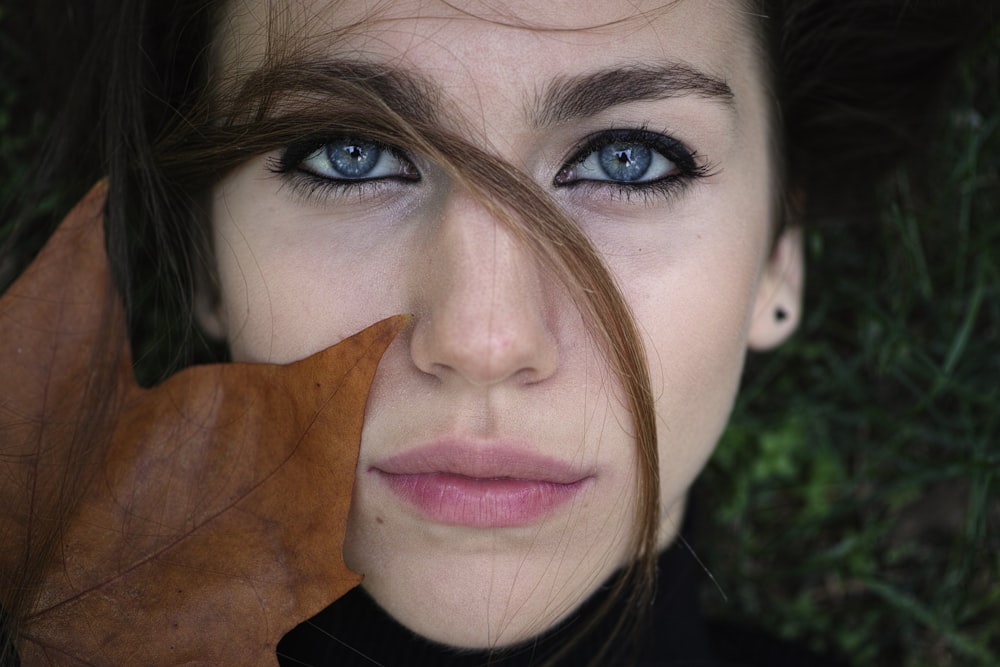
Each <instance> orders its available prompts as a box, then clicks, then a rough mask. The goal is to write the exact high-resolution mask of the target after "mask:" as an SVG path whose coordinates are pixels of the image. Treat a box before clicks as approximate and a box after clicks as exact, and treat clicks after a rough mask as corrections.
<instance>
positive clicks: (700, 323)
mask: <svg viewBox="0 0 1000 667" xmlns="http://www.w3.org/2000/svg"><path fill="white" fill-rule="evenodd" d="M760 228H761V229H766V225H761V226H760ZM758 237H759V238H758ZM765 237H766V235H763V234H762V235H751V238H752V239H753V241H752V242H751V243H749V244H748V245H745V246H744V245H742V244H739V243H732V242H729V243H728V244H727V242H726V241H725V240H722V239H718V238H716V239H710V238H708V237H706V238H704V239H701V238H698V239H697V240H692V241H691V242H690V243H689V244H687V245H686V246H685V247H684V250H683V252H680V253H677V254H673V255H671V256H670V257H666V256H664V257H662V258H661V259H663V261H662V262H660V263H659V264H658V266H657V267H656V268H655V269H654V268H651V267H650V266H648V265H646V266H644V271H643V275H642V277H641V278H639V277H634V278H633V279H632V280H630V281H627V282H626V281H623V283H624V284H626V285H629V286H630V287H631V289H630V290H627V298H628V299H629V301H630V303H631V304H632V307H633V309H634V312H635V315H636V319H637V321H638V324H639V328H640V331H642V333H643V337H644V341H643V342H644V344H645V346H646V353H647V356H648V360H649V366H650V380H651V384H652V390H653V395H654V397H655V399H656V413H657V431H658V435H659V457H660V485H661V504H662V507H663V510H664V520H665V521H666V522H668V523H670V522H673V527H674V528H676V524H679V522H680V515H681V510H682V505H683V501H684V498H685V495H686V493H687V491H688V489H689V487H690V485H691V484H692V482H693V481H694V479H695V477H696V476H697V475H698V473H699V472H700V471H701V469H702V467H703V466H704V465H705V462H706V461H707V459H708V457H709V456H710V454H711V452H712V451H713V449H714V447H715V445H716V442H717V441H718V438H719V436H720V435H721V433H722V430H723V429H724V428H725V425H726V422H727V421H728V417H729V414H730V411H731V409H732V404H733V400H734V398H735V395H736V391H737V388H738V385H739V380H740V375H741V372H742V368H743V362H744V357H745V354H746V349H747V332H748V327H749V322H750V316H751V311H752V307H753V303H754V297H755V294H756V289H757V284H758V280H759V272H760V267H761V264H762V257H763V252H764V251H763V248H764V242H765ZM671 534H672V532H671Z"/></svg>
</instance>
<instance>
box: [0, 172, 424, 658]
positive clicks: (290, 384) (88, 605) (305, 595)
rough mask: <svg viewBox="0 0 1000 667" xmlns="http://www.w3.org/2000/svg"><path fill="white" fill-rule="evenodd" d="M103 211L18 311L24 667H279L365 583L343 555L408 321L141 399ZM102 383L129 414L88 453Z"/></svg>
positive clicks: (1, 432) (183, 377)
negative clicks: (380, 382) (383, 364)
mask: <svg viewBox="0 0 1000 667" xmlns="http://www.w3.org/2000/svg"><path fill="white" fill-rule="evenodd" d="M104 195H105V192H104V186H98V187H97V188H95V190H94V191H93V192H91V194H90V195H88V197H87V198H86V199H85V200H84V201H83V202H81V204H80V205H78V206H77V208H76V209H74V211H73V212H72V213H71V214H70V216H69V217H68V218H67V220H66V222H64V223H63V225H62V226H61V227H60V229H59V230H58V231H57V233H56V234H55V235H54V236H53V239H52V240H51V241H50V242H49V244H48V245H47V246H46V248H45V249H44V250H43V252H42V254H41V255H40V256H39V258H38V260H36V262H35V263H34V264H33V265H32V267H30V268H29V270H28V271H27V272H26V273H25V274H24V275H23V276H22V278H21V279H20V280H19V281H18V282H17V283H15V284H14V285H13V286H12V287H11V288H10V290H8V292H7V293H6V294H5V295H4V296H3V297H2V299H0V341H2V343H0V344H2V349H0V369H2V372H3V378H4V380H3V385H2V388H0V504H2V506H3V507H4V508H5V509H6V510H9V511H6V512H5V513H4V515H3V516H0V540H2V544H3V546H2V547H0V586H2V590H0V595H3V597H0V604H3V605H5V606H7V608H8V609H14V610H17V609H18V608H19V607H18V605H17V602H16V595H15V592H16V591H14V587H16V586H17V585H18V582H20V581H22V580H23V578H24V576H23V575H24V572H25V571H26V568H27V567H29V566H30V565H31V564H32V563H33V564H34V565H35V566H36V567H37V566H39V565H40V566H41V567H40V569H39V572H40V574H41V576H40V578H39V579H38V580H37V581H36V582H35V583H34V591H35V595H33V596H30V597H29V598H28V599H29V600H30V606H29V608H28V609H27V611H24V610H22V612H21V613H20V614H19V616H20V619H21V624H20V628H21V634H20V637H19V638H18V648H19V651H20V653H21V658H22V661H23V663H24V664H25V665H35V664H48V663H54V664H91V665H104V664H107V665H125V664H128V665H159V664H212V665H274V664H276V658H275V646H276V645H277V642H278V640H279V639H280V638H281V637H282V636H283V635H284V634H285V633H286V632H287V631H288V630H290V629H291V628H292V627H294V626H295V625H296V624H298V623H299V622H301V621H303V620H305V619H307V618H309V617H310V616H312V615H314V614H315V613H317V612H318V611H320V610H321V609H322V608H323V607H324V606H326V605H327V604H329V603H330V602H332V601H333V600H335V599H336V598H338V597H340V596H341V595H342V594H343V593H345V592H346V591H347V590H349V589H350V588H352V587H353V586H355V585H357V583H358V582H359V581H360V577H359V576H358V575H356V574H354V573H353V572H351V571H350V570H348V569H347V568H346V566H345V565H344V564H343V561H342V559H341V548H342V543H343V538H344V529H345V525H346V520H347V511H348V507H349V503H350V498H351V490H352V487H353V480H354V467H355V463H356V460H357V453H358V444H359V441H360V434H361V427H362V422H363V417H364V407H365V402H366V400H367V395H368V390H369V387H370V384H371V381H372V377H373V375H374V372H375V368H376V365H377V363H378V361H379V359H380V358H381V355H382V353H383V352H384V350H385V348H386V347H387V346H388V345H389V343H390V342H391V341H392V339H393V337H394V336H395V335H396V333H397V332H398V331H399V329H400V328H401V327H402V326H403V325H404V323H405V318H403V317H395V318H391V319H389V320H385V321H383V322H380V323H378V324H376V325H373V326H372V327H370V328H368V329H366V330H365V331H363V332H361V333H359V334H357V335H355V336H353V337H351V338H349V339H347V340H345V341H344V342H342V343H340V344H339V345H336V346H334V347H332V348H329V349H327V350H325V351H323V352H320V353H318V354H316V355H314V356H312V357H309V358H308V359H305V360H303V361H300V362H297V363H294V364H290V365H287V366H274V365H264V364H222V365H214V366H200V367H194V368H189V369H187V370H185V371H182V372H180V373H178V374H177V375H175V376H173V377H172V378H170V379H169V380H168V381H166V382H165V383H163V384H162V385H160V386H158V387H155V388H153V389H148V390H147V389H142V388H140V387H138V386H137V385H136V384H135V381H134V378H133V376H132V372H131V364H130V363H129V354H128V350H127V349H126V348H125V347H124V345H122V346H118V347H119V349H118V350H112V351H111V352H112V353H111V354H103V353H101V351H102V350H103V349H105V348H106V347H107V345H106V343H107V341H108V340H120V339H122V335H121V331H122V330H123V326H122V324H121V322H122V318H121V314H120V310H121V309H120V306H118V305H117V304H116V303H115V302H114V300H110V301H107V302H108V303H111V306H110V308H112V310H113V311H114V312H113V313H112V320H111V321H112V328H111V329H110V330H108V329H107V328H106V327H102V325H101V323H102V321H106V319H107V318H103V317H102V309H104V308H105V306H104V304H105V302H106V300H105V299H104V294H105V292H106V290H107V285H108V271H107V266H106V259H105V257H104V250H103V234H102V232H101V224H100V221H101V215H102V214H101V211H102V208H103V201H104ZM102 365H103V366H104V367H105V368H107V369H111V370H112V371H114V372H116V373H120V374H121V375H120V382H119V386H120V387H121V388H123V389H122V390H121V391H120V394H119V395H118V397H117V398H115V397H114V396H112V397H110V398H109V397H107V396H105V397H104V398H106V399H109V400H111V402H112V404H113V405H116V406H120V410H118V411H117V414H116V415H114V419H113V422H112V426H111V427H109V428H108V429H106V430H105V432H106V433H111V437H110V438H106V439H105V440H106V441H107V444H104V445H102V444H101V442H102V440H101V439H100V438H97V439H96V440H94V441H93V443H86V445H87V446H86V447H84V448H83V450H81V451H84V454H83V455H81V454H80V451H78V450H75V449H74V447H73V446H72V443H73V442H74V437H76V435H75V434H78V433H86V432H87V428H88V427H87V423H88V422H87V419H88V417H89V415H88V414H87V408H86V407H85V406H86V405H87V403H86V402H87V401H88V400H92V398H93V397H92V396H90V398H88V395H87V391H88V389H87V387H88V382H90V381H91V378H92V377H96V373H97V371H100V370H101V367H102ZM116 369H117V370H116ZM91 391H92V390H91ZM91 430H93V429H91ZM88 461H93V462H94V464H93V474H85V473H86V472H87V470H89V469H90V468H88ZM67 471H68V472H69V474H68V475H67V474H66V473H67ZM81 471H82V472H81ZM81 476H82V477H81ZM75 478H83V479H84V480H85V481H86V485H85V486H83V487H81V491H80V493H78V494H76V495H74V494H72V493H69V491H72V489H71V488H69V487H71V486H72V485H67V480H72V479H75ZM66 498H70V499H71V500H72V503H71V504H69V505H67V504H66V503H67V501H66ZM46 545H55V548H54V549H46V548H45V547H46ZM37 559H44V562H42V563H39V562H38V560H37ZM22 606H23V605H22Z"/></svg>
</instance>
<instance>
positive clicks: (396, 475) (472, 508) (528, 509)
mask: <svg viewBox="0 0 1000 667" xmlns="http://www.w3.org/2000/svg"><path fill="white" fill-rule="evenodd" d="M369 470H370V471H371V472H373V473H375V474H376V475H377V476H378V478H379V479H380V480H381V481H383V482H384V483H385V484H386V486H387V487H388V488H389V489H390V490H391V491H392V492H393V493H394V494H395V495H396V496H397V497H398V498H400V499H401V500H402V501H404V503H406V504H407V505H409V506H411V507H412V508H414V509H415V510H416V511H417V512H418V513H419V514H421V515H422V516H424V517H425V518H427V519H430V520H432V521H435V522H437V523H442V524H447V525H456V526H467V527H472V528H512V527H516V526H524V525H528V524H531V523H533V522H535V521H537V520H539V519H541V518H543V517H545V516H547V515H549V514H551V513H553V512H555V511H556V510H557V509H559V508H560V507H561V506H563V505H565V504H566V503H568V502H569V501H571V500H572V499H573V498H574V497H576V496H577V494H578V493H580V492H581V491H582V490H583V489H584V487H585V486H587V482H588V481H589V480H590V479H591V477H592V476H593V475H592V473H589V472H586V471H580V470H578V469H575V468H574V467H572V466H569V465H566V464H564V463H562V462H560V461H556V460H553V459H549V458H547V457H541V456H538V455H537V454H534V453H531V452H527V451H525V450H524V449H523V448H520V447H517V446H505V445H500V446H493V445H491V446H488V447H479V446H477V445H464V444H460V443H455V442H449V443H438V444H432V445H428V446H424V447H419V448H417V449H415V450H412V451H410V452H406V453H404V454H401V455H398V456H395V457H392V458H390V459H387V460H385V461H383V462H380V463H378V464H376V465H375V466H373V467H371V468H370V469H369Z"/></svg>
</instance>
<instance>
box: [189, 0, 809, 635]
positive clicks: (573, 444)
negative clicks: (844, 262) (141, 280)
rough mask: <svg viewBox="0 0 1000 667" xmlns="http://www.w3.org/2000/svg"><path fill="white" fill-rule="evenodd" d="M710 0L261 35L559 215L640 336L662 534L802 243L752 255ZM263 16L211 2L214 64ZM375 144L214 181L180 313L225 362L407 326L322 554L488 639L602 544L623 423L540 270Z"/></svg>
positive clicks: (733, 102)
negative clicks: (400, 107)
mask: <svg viewBox="0 0 1000 667" xmlns="http://www.w3.org/2000/svg"><path fill="white" fill-rule="evenodd" d="M737 4H738V3H734V2H732V1H731V0H718V1H711V2H710V1H704V0H698V1H697V2H694V1H690V0H687V1H681V2H675V3H668V4H667V5H666V6H661V4H660V3H658V2H656V3H645V2H617V1H615V0H601V1H600V2H586V3H581V2H579V1H578V0H573V1H572V2H569V1H563V0H550V1H548V2H545V3H535V2H525V1H522V0H494V1H492V2H482V1H470V2H464V1H459V2H450V3H448V4H445V3H444V2H441V1H439V0H398V1H397V0H394V1H393V2H391V3H386V2H374V1H372V2H344V3H339V2H329V1H328V0H312V1H309V0H288V3H287V6H286V5H282V6H281V8H280V9H281V11H279V12H278V14H277V16H278V17H280V20H279V21H278V22H277V23H275V24H274V25H280V26H281V30H282V34H283V35H285V36H292V38H293V39H294V40H295V41H293V42H290V44H291V45H292V46H293V47H294V45H295V44H296V43H299V42H301V43H302V44H308V45H309V48H310V50H309V53H310V54H311V56H312V57H315V58H318V59H326V60H329V61H337V60H341V59H350V60H352V61H359V60H360V61H364V62H367V63H371V64H373V65H377V66H379V67H383V68H390V69H392V70H394V71H396V72H398V73H400V75H401V76H405V77H408V78H410V79H414V80H416V81H419V82H420V84H419V86H418V88H420V89H421V90H424V91H425V92H426V96H427V99H426V100H424V102H426V103H427V104H430V105H433V107H434V108H435V110H436V113H437V114H438V115H439V116H440V117H441V118H444V119H446V122H448V123H450V124H451V126H452V127H453V128H455V129H456V130H458V131H460V132H461V133H462V134H463V135H464V136H465V137H466V139H468V140H469V141H470V142H472V143H474V144H476V145H479V146H481V147H483V148H484V149H486V150H487V151H490V152H492V153H493V154H495V155H497V156H499V157H501V158H503V159H505V160H506V161H508V162H510V163H511V164H513V165H515V166H517V167H518V168H520V169H522V170H523V171H524V172H526V173H527V174H528V175H530V176H531V177H532V178H533V179H535V180H536V181H537V183H538V184H539V185H540V186H542V187H543V188H545V189H546V190H548V192H549V193H550V194H551V196H552V197H553V198H554V199H555V201H557V202H558V203H559V204H561V205H562V206H563V207H565V210H566V211H568V212H569V213H570V215H571V216H572V217H573V218H574V219H575V220H577V221H578V223H579V225H580V227H581V228H582V229H583V231H584V232H585V233H586V234H587V235H588V236H589V238H590V239H591V240H592V242H593V243H594V245H595V246H596V247H597V249H598V250H599V251H600V253H601V255H602V256H603V258H604V261H605V262H606V263H607V266H608V267H609V269H610V270H611V272H612V274H613V275H614V276H615V278H616V279H617V281H618V284H619V285H620V287H621V290H622V293H623V294H624V296H625V298H626V300H627V302H628V304H629V305H630V306H631V308H632V310H633V312H634V314H635V319H636V321H637V323H638V327H639V330H640V331H641V335H642V339H643V340H642V342H643V343H644V344H645V346H646V352H647V355H648V359H649V365H650V375H651V379H652V385H653V391H654V395H655V399H656V413H657V414H656V416H657V426H658V429H659V456H660V470H659V472H660V480H661V482H660V483H661V488H662V491H661V509H662V516H663V521H662V525H661V543H666V542H668V541H669V540H670V539H671V538H672V537H673V535H674V534H675V531H676V530H677V528H678V525H679V523H680V521H681V516H682V513H683V507H684V499H685V496H686V493H687V491H688V488H689V486H690V485H691V483H692V481H693V479H694V478H695V476H696V475H697V473H698V472H699V470H700V469H701V468H702V466H703V464H704V463H705V460H706V459H707V457H708V456H709V454H710V452H711V451H712V449H713V447H714V445H715V443H716V440H717V438H718V437H719V434H720V432H721V431H722V429H723V427H724V425H725V423H726V420H727V417H728V414H729V411H730V408H731V405H732V401H733V397H734V393H735V391H736V387H737V384H738V381H739V376H740V372H741V368H742V364H743V358H744V355H745V352H746V350H747V348H748V346H749V347H754V346H756V347H768V346H770V345H773V344H776V343H777V342H779V341H780V340H781V339H782V338H783V337H784V336H785V335H787V333H788V332H790V331H791V329H792V328H793V326H794V322H795V316H796V314H797V311H798V296H799V282H800V279H799V277H800V272H801V267H800V261H799V250H798V245H797V243H796V238H795V237H794V235H793V234H790V233H789V234H785V235H783V236H782V237H781V238H779V239H778V240H777V244H776V245H774V239H773V227H774V224H773V217H774V212H773V211H772V208H771V201H772V192H773V183H772V181H771V177H772V173H771V169H770V159H769V148H768V147H769V138H768V114H767V106H766V101H765V100H766V94H765V88H764V83H763V81H762V75H761V71H760V70H761V67H760V62H759V54H758V52H757V50H756V44H755V41H754V35H753V30H752V27H751V26H752V23H751V21H752V19H751V17H749V16H745V15H743V14H742V13H741V12H740V11H739V10H738V9H737ZM270 11H271V6H270V4H269V3H268V2H267V0H238V1H237V2H235V3H232V7H231V8H230V13H229V15H228V18H227V20H226V21H224V22H223V27H222V38H223V44H226V46H225V47H224V50H223V56H224V58H223V59H224V60H225V61H227V62H228V63H229V64H228V65H227V67H229V68H233V67H237V66H238V67H241V68H246V67H248V66H253V65H254V64H257V63H259V62H261V61H262V59H263V55H264V48H265V47H264V45H265V44H266V39H264V35H265V34H266V31H267V30H268V21H267V17H268V16H269V15H270V14H269V12H270ZM345 26H351V27H349V28H348V29H347V30H346V31H345V30H344V28H345ZM286 44H288V43H286ZM315 103H316V104H317V105H322V104H323V99H322V97H321V96H317V98H316V101H315ZM401 148H402V149H403V152H401V151H397V150H390V149H389V148H387V147H384V146H382V147H380V146H378V145H375V144H371V143H370V142H366V141H365V137H362V136H351V137H337V136H331V137H330V138H329V142H328V143H327V144H325V145H316V144H315V143H312V144H309V145H304V146H297V147H292V149H290V150H288V151H279V152H278V153H276V154H275V155H271V156H262V157H260V158H257V159H254V160H251V161H250V162H249V163H247V164H246V165H244V166H243V167H241V168H240V169H238V170H237V171H235V172H233V173H232V174H230V175H228V176H227V177H226V178H225V179H224V180H223V181H222V182H221V184H220V185H219V186H218V187H217V188H216V189H215V191H214V205H213V206H214V208H213V216H214V222H213V225H214V237H215V249H216V254H217V259H218V275H219V279H220V284H221V297H222V298H221V305H220V306H219V307H218V309H217V310H216V311H213V312H208V313H205V314H203V317H202V319H203V322H204V324H205V325H206V328H207V329H209V330H216V331H219V332H220V333H222V334H223V335H225V336H226V337H227V339H228V341H229V344H230V346H231V349H232V353H233V356H234V358H235V359H237V360H249V361H262V362H289V361H292V360H296V359H299V358H302V357H305V356H307V355H309V354H311V353H313V352H316V351H318V350H321V349H323V348H326V347H328V346H330V345H332V344H334V343H336V342H338V341H339V340H341V339H343V338H345V337H347V336H349V335H350V334H352V333H354V332H356V331H358V330H360V329H362V328H364V327H365V326H367V325H369V324H371V323H373V322H375V321H376V320H379V319H382V318H384V317H387V316H390V315H393V314H397V313H412V314H413V315H414V318H413V320H412V324H411V325H410V327H409V328H408V330H406V331H405V332H404V333H403V334H401V335H400V336H399V337H398V338H397V339H396V341H395V342H394V343H393V344H392V346H391V347H390V348H389V350H388V352H387V353H386V355H385V357H384V359H383V360H382V363H381V365H380V367H379V370H378V374H377V376H376V379H375V383H374V386H373V388H372V393H371V397H370V399H369V406H368V413H367V416H366V419H365V427H364V433H363V436H362V443H361V454H360V460H359V463H358V469H357V483H356V487H355V491H354V502H353V505H352V508H351V514H350V521H349V529H348V537H347V542H346V545H345V559H346V561H347V563H348V564H349V565H350V566H351V567H352V568H353V569H354V570H356V571H358V572H360V573H363V574H364V575H365V582H364V586H365V587H366V588H367V590H368V591H369V592H370V593H371V595H372V596H374V598H375V599H376V600H377V601H378V602H379V603H380V604H381V605H382V606H383V607H384V608H385V609H386V610H387V611H388V612H390V613H391V614H392V615H393V616H395V617H396V618H397V619H398V620H399V621H401V622H402V623H403V624H404V625H406V626H408V627H410V628H411V629H413V630H415V631H416V632H418V633H421V634H423V635H425V636H427V637H429V638H431V639H434V640H437V641H440V642H444V643H447V644H453V645H459V646H469V647H485V646H497V645H505V644H510V643H513V642H517V641H520V640H523V639H525V638H527V637H530V636H531V635H533V634H535V633H537V632H539V631H541V630H543V629H545V628H546V627H549V626H551V625H552V624H553V623H555V622H556V621H557V620H559V619H560V618H562V617H563V616H565V614H567V613H568V612H569V611H571V610H572V609H573V608H574V607H575V606H576V605H578V604H579V603H580V602H581V601H582V600H583V599H585V598H586V597H587V596H588V595H589V594H590V593H592V592H593V591H594V590H595V589H596V587H597V586H598V585H600V584H601V583H602V581H604V580H605V579H606V578H607V577H608V576H609V575H611V574H612V573H613V572H614V570H615V569H616V568H618V567H620V566H621V565H622V564H623V563H624V562H625V561H626V560H627V558H628V557H629V554H628V546H629V543H630V537H631V535H632V531H633V529H634V526H635V515H636V511H637V509H636V492H635V489H636V483H637V474H636V454H635V444H634V440H633V438H632V436H631V435H630V431H631V420H630V417H629V415H628V413H627V411H626V410H625V409H624V408H623V406H622V402H621V399H620V391H619V388H618V387H617V385H616V383H615V381H614V380H613V379H612V377H611V376H610V374H609V372H608V370H607V368H608V367H607V363H606V361H605V360H604V359H603V358H602V357H601V355H600V354H599V353H598V351H597V350H596V348H595V346H594V344H593V341H592V339H591V337H590V336H589V335H588V330H587V326H586V323H585V322H584V321H583V320H582V318H581V316H580V314H579V312H578V311H577V310H576V308H575V307H574V306H573V304H572V303H571V301H570V299H569V298H568V296H567V293H566V292H565V290H564V289H563V288H562V287H561V286H560V284H559V282H558V281H556V280H553V278H552V276H551V275H549V274H548V273H547V272H546V271H545V270H543V269H541V268H540V267H539V266H538V265H537V264H536V263H534V261H533V260H532V256H531V254H530V253H529V252H528V251H526V250H525V248H523V247H521V246H519V245H518V243H517V242H515V241H514V240H513V238H512V237H511V235H510V233H509V232H508V230H507V229H506V228H505V227H504V225H503V224H502V223H499V222H498V221H497V220H495V219H494V218H493V217H492V216H491V214H490V213H489V212H488V211H487V210H486V209H485V208H484V207H483V206H482V205H481V204H480V203H479V202H477V200H476V199H475V198H474V197H473V196H471V195H470V194H469V193H468V192H467V191H465V190H463V189H462V188H460V187H457V186H455V185H454V184H453V183H452V182H450V180H449V179H448V177H447V176H446V175H445V174H444V172H443V170H441V169H439V168H436V167H435V165H433V164H430V163H428V161H427V160H426V159H425V158H423V157H422V156H421V155H416V154H409V153H406V152H405V148H406V147H405V146H403V147H401ZM276 165H277V168H276ZM772 250H773V252H772ZM779 307H780V308H782V309H783V310H784V311H785V312H786V313H788V315H789V316H788V317H784V318H779V317H775V310H776V309H777V308H779Z"/></svg>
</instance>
